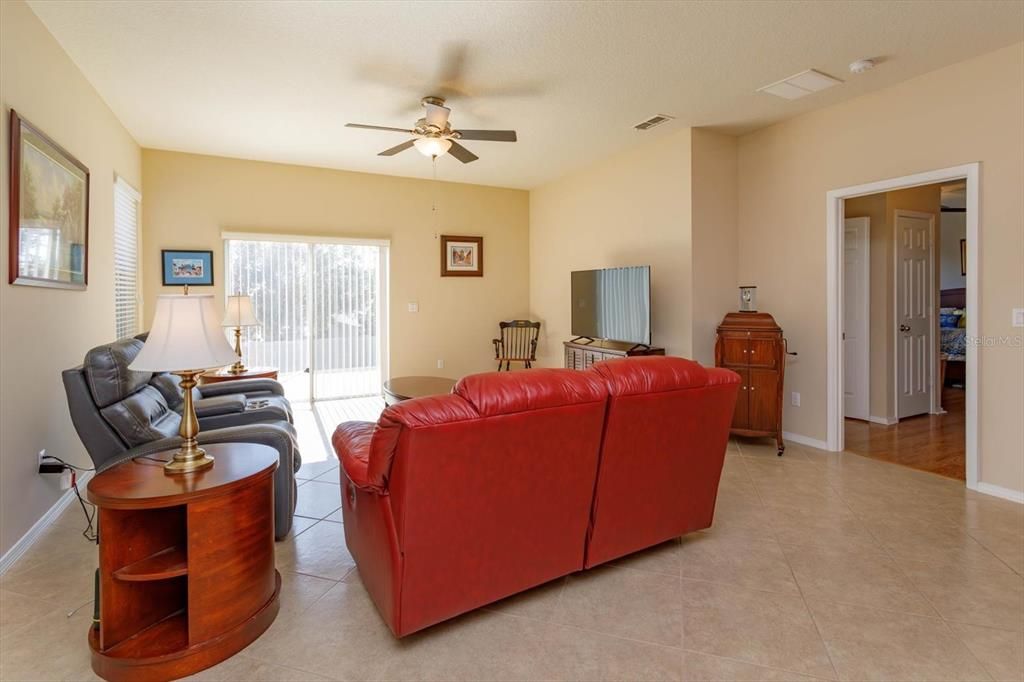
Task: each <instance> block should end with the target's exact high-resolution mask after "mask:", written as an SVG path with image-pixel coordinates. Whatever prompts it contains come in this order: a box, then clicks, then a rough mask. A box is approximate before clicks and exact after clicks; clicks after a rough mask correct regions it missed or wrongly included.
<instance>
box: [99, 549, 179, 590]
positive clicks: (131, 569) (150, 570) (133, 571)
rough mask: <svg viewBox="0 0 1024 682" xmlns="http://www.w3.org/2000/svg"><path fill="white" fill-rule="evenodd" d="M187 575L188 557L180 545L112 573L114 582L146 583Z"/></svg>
mask: <svg viewBox="0 0 1024 682" xmlns="http://www.w3.org/2000/svg"><path fill="white" fill-rule="evenodd" d="M187 573H188V557H187V555H186V553H185V548H184V547H183V546H181V545H179V546H176V547H168V548H167V549H162V550H160V551H159V552H157V553H156V554H151V555H150V556H148V557H146V558H145V559H140V560H139V561H136V562H135V563H133V564H128V565H127V566H124V567H122V568H119V569H117V570H116V571H114V580H125V581H128V582H147V581H149V580H165V579H167V578H177V577H178V576H180V575H186V574H187Z"/></svg>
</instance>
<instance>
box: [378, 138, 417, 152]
mask: <svg viewBox="0 0 1024 682" xmlns="http://www.w3.org/2000/svg"><path fill="white" fill-rule="evenodd" d="M415 141H416V140H406V141H405V142H403V143H402V144H397V145H395V146H394V147H392V148H391V149H385V150H384V151H382V152H381V153H380V154H377V156H394V155H395V154H397V153H398V152H404V151H405V150H406V149H408V148H409V147H411V146H412V145H413V143H414V142H415Z"/></svg>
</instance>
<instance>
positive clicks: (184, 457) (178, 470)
mask: <svg viewBox="0 0 1024 682" xmlns="http://www.w3.org/2000/svg"><path fill="white" fill-rule="evenodd" d="M209 466H213V457H211V456H210V455H208V454H206V450H203V449H202V448H195V449H194V450H185V448H182V449H181V450H178V451H177V452H175V453H174V458H173V459H172V460H171V461H170V462H168V463H167V464H164V471H165V472H166V473H168V474H187V473H189V472H192V471H200V470H201V469H205V468H206V467H209Z"/></svg>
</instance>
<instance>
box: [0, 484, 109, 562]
mask: <svg viewBox="0 0 1024 682" xmlns="http://www.w3.org/2000/svg"><path fill="white" fill-rule="evenodd" d="M93 473H94V472H92V471H85V472H82V474H81V475H80V476H79V477H78V489H79V490H81V489H83V488H84V487H85V484H86V483H88V482H89V479H90V478H92V475H93ZM74 500H75V491H74V490H73V489H68V490H65V491H64V494H63V495H61V496H60V499H58V500H57V502H55V503H54V505H53V506H52V507H50V510H49V511H47V512H46V513H45V514H43V515H42V516H41V517H40V518H39V520H38V521H36V522H35V523H34V524H32V527H31V528H29V529H28V532H27V533H25V534H24V535H23V536H21V539H20V540H18V541H17V542H15V543H14V545H13V546H12V547H11V548H10V549H9V550H7V551H6V552H5V553H4V555H3V556H2V557H0V575H3V574H4V573H6V572H7V570H8V569H9V568H10V567H11V566H13V565H14V563H15V562H16V561H17V560H18V559H20V558H21V557H22V555H23V554H25V552H27V551H28V550H29V548H31V547H32V545H34V544H35V542H36V540H38V539H39V536H41V535H42V534H43V532H44V531H45V530H46V529H47V528H49V527H50V524H52V523H53V522H54V521H56V520H57V517H58V516H60V515H61V512H63V511H64V510H65V509H67V508H68V505H69V504H71V503H72V502H73V501H74Z"/></svg>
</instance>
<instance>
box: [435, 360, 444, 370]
mask: <svg viewBox="0 0 1024 682" xmlns="http://www.w3.org/2000/svg"><path fill="white" fill-rule="evenodd" d="M437 368H438V369H444V360H438V361H437Z"/></svg>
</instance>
